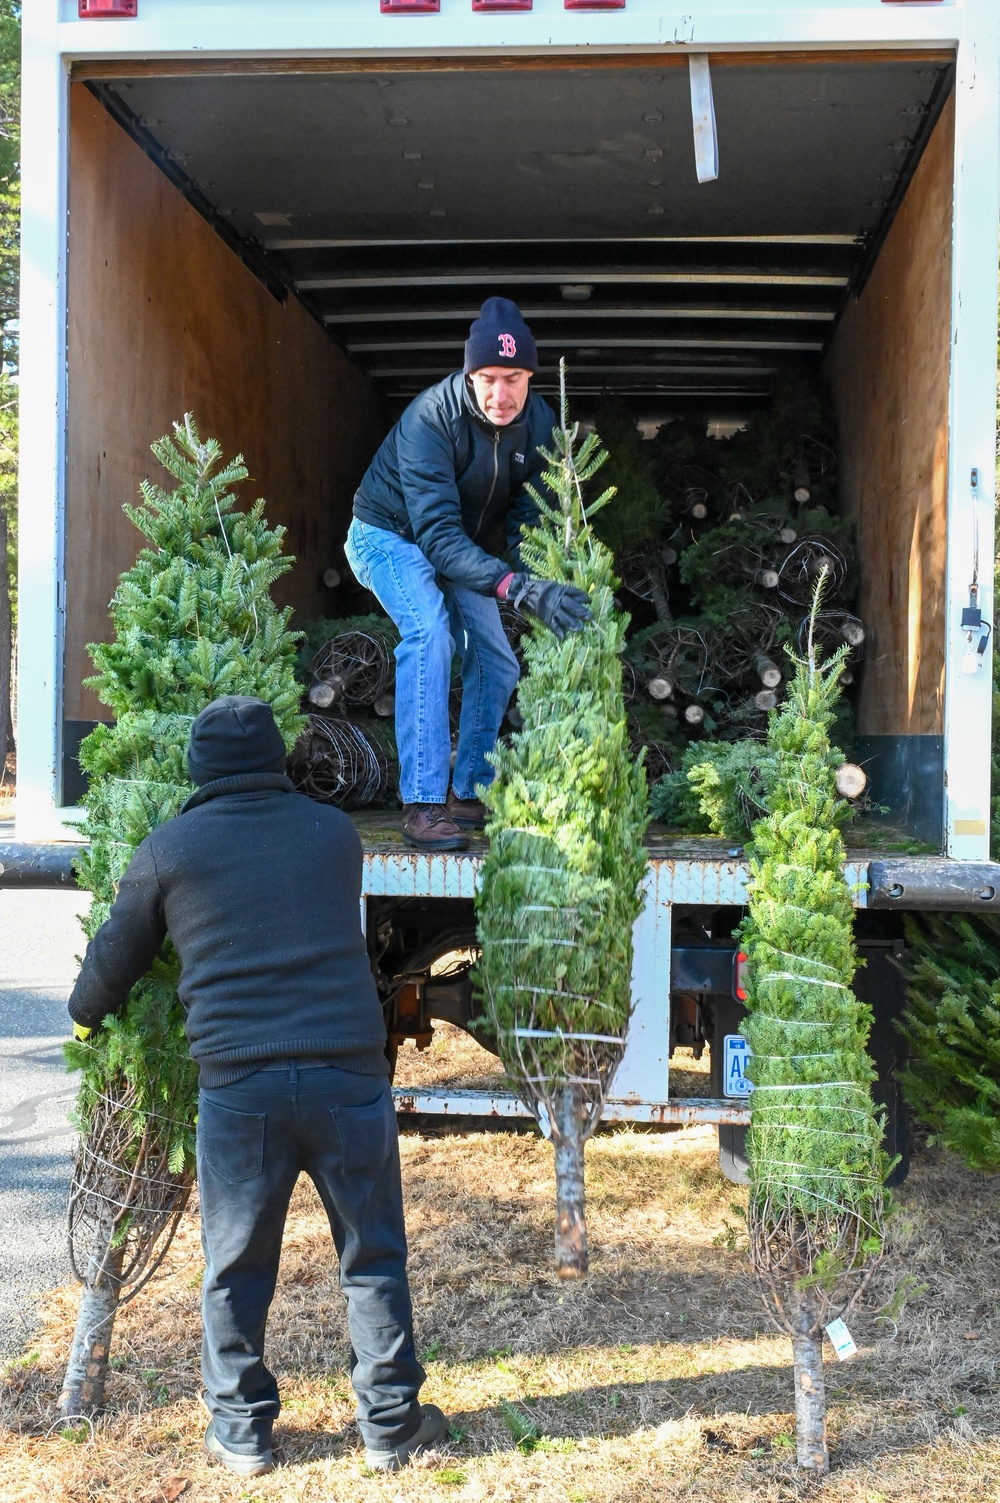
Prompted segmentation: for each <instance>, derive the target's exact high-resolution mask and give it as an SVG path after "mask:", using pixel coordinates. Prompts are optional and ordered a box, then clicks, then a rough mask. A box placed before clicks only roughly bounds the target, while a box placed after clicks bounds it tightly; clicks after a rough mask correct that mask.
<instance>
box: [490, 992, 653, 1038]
mask: <svg viewBox="0 0 1000 1503" xmlns="http://www.w3.org/2000/svg"><path fill="white" fill-rule="evenodd" d="M560 995H561V996H568V995H569V994H568V993H566V992H562V993H560ZM501 1037H503V1038H517V1039H565V1040H566V1041H567V1042H571V1043H580V1044H623V1043H624V1042H625V1039H624V1036H623V1035H622V1034H620V1033H568V1032H566V1031H565V1030H564V1029H562V1028H505V1029H503V1030H502V1032H501Z"/></svg>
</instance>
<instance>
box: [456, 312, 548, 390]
mask: <svg viewBox="0 0 1000 1503" xmlns="http://www.w3.org/2000/svg"><path fill="white" fill-rule="evenodd" d="M490 365H506V366H508V367H509V369H510V370H515V371H532V372H534V371H537V369H538V351H537V350H536V349H535V341H534V338H533V336H532V333H531V330H530V329H529V328H528V325H527V324H526V323H525V321H524V319H523V317H522V315H521V310H520V308H519V307H518V306H517V304H516V303H512V302H511V300H510V298H507V297H488V298H487V299H486V301H485V303H484V304H483V306H482V307H481V308H480V310H479V317H478V318H477V319H476V321H475V323H474V324H473V325H472V327H471V329H470V330H469V337H468V339H467V340H466V341H465V365H464V366H463V370H464V371H465V374H466V375H467V376H468V375H470V374H471V373H472V372H473V371H481V370H485V368H486V367H487V366H490Z"/></svg>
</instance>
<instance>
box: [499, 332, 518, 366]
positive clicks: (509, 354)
mask: <svg viewBox="0 0 1000 1503" xmlns="http://www.w3.org/2000/svg"><path fill="white" fill-rule="evenodd" d="M500 354H501V355H502V356H503V358H504V359H505V360H512V359H513V358H514V356H515V355H516V354H517V345H516V344H515V343H514V336H513V334H501V335H500Z"/></svg>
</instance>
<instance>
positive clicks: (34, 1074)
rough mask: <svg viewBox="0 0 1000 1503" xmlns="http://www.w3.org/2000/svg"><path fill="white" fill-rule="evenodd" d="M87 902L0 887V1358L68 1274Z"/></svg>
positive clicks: (17, 1347) (12, 1350) (17, 1343)
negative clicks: (72, 1005)
mask: <svg viewBox="0 0 1000 1503" xmlns="http://www.w3.org/2000/svg"><path fill="white" fill-rule="evenodd" d="M89 902H90V898H89V895H87V894H83V893H77V892H73V891H70V892H60V891H54V892H48V891H40V892H17V891H0V1362H3V1361H5V1360H6V1359H7V1358H9V1357H12V1356H16V1355H17V1354H18V1353H19V1352H20V1351H22V1350H23V1349H24V1347H25V1345H26V1344H27V1343H28V1342H29V1341H30V1338H31V1333H32V1330H33V1328H34V1326H35V1324H36V1322H37V1305H38V1296H39V1295H40V1294H41V1293H42V1292H43V1291H44V1290H46V1289H51V1288H54V1287H55V1286H56V1285H58V1284H63V1283H66V1282H67V1280H69V1279H70V1278H71V1274H70V1269H69V1262H68V1259H67V1256H66V1233H65V1224H66V1194H67V1189H68V1186H69V1161H70V1153H71V1151H72V1147H73V1131H72V1128H71V1127H70V1126H69V1121H68V1112H69V1107H70V1104H71V1102H72V1100H73V1096H74V1094H75V1083H74V1079H73V1077H72V1076H71V1075H69V1074H68V1073H67V1071H66V1069H65V1066H64V1064H63V1057H62V1042H63V1040H64V1039H65V1038H66V1036H67V1033H68V1025H69V1016H68V1014H67V1012H66V1000H67V998H68V996H69V993H70V988H71V987H72V985H73V978H74V977H75V975H76V971H77V962H76V958H75V957H76V956H78V955H79V954H81V953H82V950H83V945H84V939H83V933H82V930H81V928H80V923H79V918H80V915H81V914H83V913H85V912H86V909H87V905H88V903H89Z"/></svg>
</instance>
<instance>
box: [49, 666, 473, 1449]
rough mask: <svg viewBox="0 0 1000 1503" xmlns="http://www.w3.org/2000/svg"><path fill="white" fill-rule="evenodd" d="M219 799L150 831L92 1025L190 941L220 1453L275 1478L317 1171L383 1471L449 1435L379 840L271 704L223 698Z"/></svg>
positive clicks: (187, 956) (197, 763)
mask: <svg viewBox="0 0 1000 1503" xmlns="http://www.w3.org/2000/svg"><path fill="white" fill-rule="evenodd" d="M188 767H189V770H190V773H191V777H192V780H193V781H194V782H195V783H196V784H198V785H199V786H198V791H197V793H195V794H194V795H193V796H192V797H191V798H189V799H188V801H187V803H186V804H185V805H184V807H183V809H182V810H181V812H180V814H179V815H178V817H177V818H176V819H174V820H171V821H169V822H168V823H167V824H165V825H162V826H161V827H160V828H159V829H157V830H154V831H153V832H152V834H150V835H148V836H147V837H146V839H145V840H144V841H143V842H142V844H141V845H140V846H139V847H138V849H137V850H136V852H135V855H134V856H133V858H132V861H131V862H130V864H129V867H128V869H127V871H126V872H125V873H124V875H123V876H122V879H121V882H120V883H119V887H118V894H117V897H116V898H115V902H114V904H113V905H112V908H111V912H110V914H109V915H108V918H107V920H106V922H105V923H104V924H102V925H101V928H100V929H99V930H98V931H97V933H96V934H95V935H94V938H93V939H92V940H91V942H90V944H89V945H88V946H87V953H86V955H85V956H84V960H83V965H82V968H81V970H80V975H79V977H78V978H77V982H76V985H75V987H74V988H73V994H72V996H71V997H70V1002H69V1011H70V1016H71V1017H72V1019H73V1021H74V1023H75V1024H76V1025H77V1026H78V1030H85V1029H91V1028H96V1027H97V1026H98V1025H99V1024H100V1023H101V1022H102V1021H103V1019H104V1018H106V1017H107V1016H108V1015H109V1014H110V1013H117V1012H119V1011H120V1010H121V1009H122V1008H123V1007H124V1006H125V1004H126V1002H127V1000H128V995H129V992H130V990H131V988H132V986H133V985H134V984H135V982H136V981H138V980H139V979H140V977H141V976H143V975H145V973H146V971H147V970H148V969H149V967H150V965H151V964H152V962H153V960H154V959H155V957H156V955H157V954H158V953H159V950H160V947H161V946H162V944H163V941H164V938H165V937H166V935H167V934H168V933H169V935H170V937H171V939H172V940H173V943H174V946H175V948H176V950H177V953H178V955H179V957H180V962H181V979H180V986H179V995H180V999H181V1002H182V1004H183V1006H184V1009H185V1013H186V1030H187V1036H188V1041H189V1043H190V1047H191V1053H192V1056H193V1057H194V1059H195V1060H196V1061H197V1063H198V1067H199V1085H200V1093H199V1100H198V1184H199V1190H200V1201H201V1224H202V1245H203V1248H204V1253H205V1263H206V1269H205V1280H204V1285H203V1299H202V1314H203V1322H204V1340H203V1347H202V1372H203V1377H204V1381H205V1389H206V1394H205V1400H206V1404H207V1406H208V1409H209V1412H210V1413H211V1416H212V1420H211V1423H210V1425H209V1427H208V1432H207V1434H206V1437H205V1445H206V1448H207V1449H208V1451H209V1452H210V1453H211V1454H212V1455H214V1456H216V1457H217V1458H218V1459H219V1460H220V1461H222V1463H223V1464H224V1465H225V1466H227V1467H228V1468H229V1469H230V1470H232V1471H234V1472H237V1473H239V1474H241V1475H245V1476H255V1475H257V1474H259V1473H261V1472H266V1471H270V1470H271V1468H272V1467H273V1465H274V1462H273V1457H272V1452H271V1430H272V1426H273V1424H274V1420H275V1418H276V1416H277V1414H278V1411H279V1407H280V1405H279V1400H278V1387H277V1383H276V1382H275V1379H274V1377H273V1376H272V1374H271V1373H270V1372H269V1371H268V1369H267V1367H266V1366H265V1365H264V1328H265V1324H266V1320H267V1313H268V1308H269V1306H270V1303H271V1300H272V1298H273V1295H274V1289H275V1284H276V1281H277V1274H278V1261H279V1258H280V1254H281V1238H282V1233H283V1231H284V1223H285V1215H286V1212H287V1209H288V1202H289V1199H290V1197H291V1194H292V1190H293V1188H294V1186H295V1182H296V1180H297V1179H298V1177H299V1174H300V1173H301V1172H302V1171H305V1173H307V1174H308V1175H309V1176H310V1178H311V1179H312V1181H313V1183H314V1184H315V1186H316V1188H317V1190H318V1191H319V1194H320V1197H321V1199H322V1201H323V1204H324V1206H325V1208H326V1212H327V1215H328V1216H329V1218H330V1228H331V1231H332V1233H333V1240H334V1243H335V1244H336V1248H337V1253H338V1256H339V1258H340V1282H341V1287H342V1288H343V1290H344V1292H345V1294H346V1296H347V1310H348V1322H349V1325H350V1330H351V1343H352V1348H353V1350H352V1355H351V1380H352V1382H353V1385H354V1391H355V1394H356V1396H357V1401H358V1423H359V1426H360V1429H361V1433H362V1436H363V1437H364V1441H365V1445H366V1447H367V1460H368V1464H369V1466H371V1467H374V1468H376V1469H378V1470H383V1471H395V1470H396V1469H397V1468H398V1467H399V1466H401V1465H403V1464H405V1462H406V1461H408V1460H409V1458H410V1456H412V1455H414V1454H415V1453H416V1452H417V1451H420V1450H422V1449H424V1448H426V1447H428V1446H432V1445H433V1444H434V1443H435V1442H436V1441H438V1440H440V1439H441V1438H442V1437H443V1436H444V1435H445V1433H446V1429H447V1422H446V1420H445V1418H444V1415H443V1414H442V1413H441V1411H440V1410H439V1409H437V1408H436V1407H435V1406H434V1405H433V1404H425V1405H421V1404H420V1403H419V1402H418V1398H417V1395H418V1394H419V1391H420V1386H421V1384H422V1382H423V1380H424V1376H425V1374H424V1371H423V1368H422V1367H421V1366H420V1364H419V1362H418V1361H417V1358H416V1355H415V1352H414V1346H413V1330H412V1312H411V1307H410V1294H409V1287H408V1284H407V1278H406V1232H405V1227H404V1224H403V1201H402V1188H401V1183H400V1169H399V1145H398V1139H397V1132H396V1118H395V1112H394V1109H393V1103H392V1095H391V1092H390V1090H389V1082H388V1078H387V1076H388V1066H387V1063H386V1056H385V1026H384V1023H383V1020H382V1011H381V1007H380V1006H379V1000H378V994H377V992H376V990H375V983H374V981H373V979H372V974H371V970H370V968H369V964H368V956H367V952H366V948H365V940H364V935H363V933H362V929H361V919H360V914H361V908H360V902H361V842H360V841H359V839H358V836H357V832H356V831H355V829H354V826H353V825H352V824H351V821H350V820H349V819H348V818H347V816H346V815H345V814H343V813H342V812H341V811H340V810H339V809H333V808H330V807H328V806H325V805H321V804H316V803H313V802H312V801H311V800H310V799H307V798H305V797H303V796H302V795H301V794H298V793H296V791H295V789H294V787H293V785H292V783H291V782H290V780H289V779H288V778H287V777H286V776H285V772H284V769H285V748H284V743H283V741H282V738H281V735H280V733H279V731H278V728H277V725H276V724H275V721H274V716H273V715H272V713H271V710H270V707H269V706H268V705H266V704H264V703H263V702H262V701H261V700H258V699H248V698H243V697H241V696H236V695H232V696H227V697H226V698H224V699H217V700H215V701H213V703H212V704H210V705H208V707H207V708H206V709H204V710H203V711H202V712H201V714H200V715H199V716H198V718H197V719H196V720H195V722H194V725H193V727H192V731H191V742H190V747H189V750H188Z"/></svg>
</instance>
